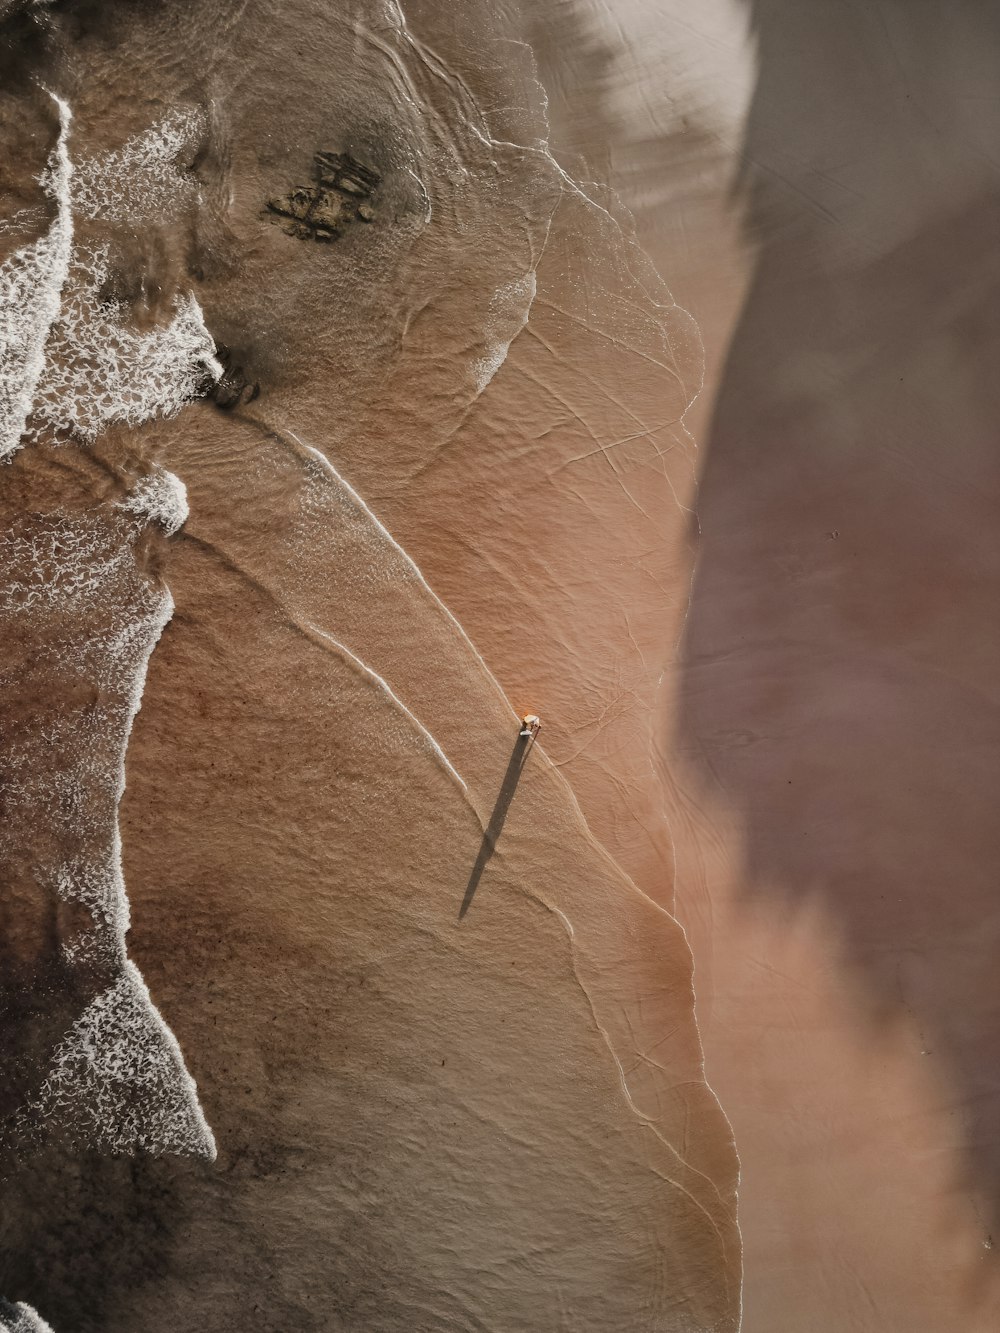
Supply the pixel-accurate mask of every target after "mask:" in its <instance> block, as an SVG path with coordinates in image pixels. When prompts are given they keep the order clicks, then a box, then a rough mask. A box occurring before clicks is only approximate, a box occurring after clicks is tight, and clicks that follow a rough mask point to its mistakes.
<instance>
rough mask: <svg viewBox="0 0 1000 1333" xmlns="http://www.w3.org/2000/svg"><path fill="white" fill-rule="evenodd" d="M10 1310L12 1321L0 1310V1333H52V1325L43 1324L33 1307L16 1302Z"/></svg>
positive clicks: (43, 1321)
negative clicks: (12, 1311)
mask: <svg viewBox="0 0 1000 1333" xmlns="http://www.w3.org/2000/svg"><path fill="white" fill-rule="evenodd" d="M12 1308H13V1310H14V1318H13V1319H11V1318H10V1317H9V1316H5V1315H4V1313H3V1311H2V1310H0V1333H53V1329H52V1325H51V1324H47V1323H46V1322H45V1320H44V1319H43V1318H42V1316H41V1315H40V1314H39V1313H38V1311H37V1310H36V1309H35V1308H34V1306H31V1305H25V1303H24V1301H17V1302H16V1303H15V1304H14V1306H13V1307H12Z"/></svg>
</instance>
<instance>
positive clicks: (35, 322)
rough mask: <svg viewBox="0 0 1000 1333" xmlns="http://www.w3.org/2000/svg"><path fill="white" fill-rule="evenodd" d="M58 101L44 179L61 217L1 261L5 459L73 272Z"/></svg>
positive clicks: (64, 136) (64, 122)
mask: <svg viewBox="0 0 1000 1333" xmlns="http://www.w3.org/2000/svg"><path fill="white" fill-rule="evenodd" d="M53 101H54V102H55V103H56V106H57V107H58V109H59V139H58V141H57V143H56V146H55V148H54V149H53V152H52V155H51V157H50V158H49V163H48V167H47V168H46V170H45V172H44V173H43V175H42V176H41V177H40V178H39V183H40V184H41V185H42V187H43V189H44V190H45V192H46V193H47V194H48V195H49V197H50V198H51V199H52V200H53V201H54V202H55V205H56V216H55V218H54V219H53V221H52V225H51V226H50V227H49V230H48V232H47V233H46V235H44V236H42V237H40V238H39V239H38V240H37V241H34V242H33V243H32V244H31V245H27V246H24V247H23V248H22V249H20V250H17V251H16V252H15V253H14V254H13V255H11V257H10V258H9V259H8V260H7V261H6V262H5V263H4V264H3V265H2V266H0V459H2V458H6V457H9V456H10V455H11V454H12V453H13V452H14V451H15V450H16V449H17V447H18V445H19V444H20V442H21V437H22V436H23V434H24V427H25V423H26V422H27V419H28V415H29V413H30V412H31V406H32V401H33V399H34V394H35V388H36V385H37V383H38V380H39V377H40V376H41V374H42V371H43V369H44V366H45V343H46V340H47V338H48V336H49V331H50V329H51V327H52V324H53V323H54V321H55V319H56V317H57V316H58V314H59V303H60V296H61V294H62V289H63V284H64V283H65V281H66V276H67V274H68V272H69V264H70V254H71V250H72V244H73V217H72V212H71V210H70V182H71V180H72V175H73V167H72V164H71V162H70V158H69V151H68V149H67V141H68V138H69V127H70V122H71V120H72V115H71V113H70V109H69V107H68V106H67V105H66V103H65V102H64V101H62V99H61V98H59V97H53Z"/></svg>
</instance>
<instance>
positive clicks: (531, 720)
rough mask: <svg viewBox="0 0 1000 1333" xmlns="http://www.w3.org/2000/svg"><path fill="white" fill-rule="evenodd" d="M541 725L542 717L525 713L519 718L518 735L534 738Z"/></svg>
mask: <svg viewBox="0 0 1000 1333" xmlns="http://www.w3.org/2000/svg"><path fill="white" fill-rule="evenodd" d="M541 725H542V719H541V718H540V717H536V716H535V714H534V713H525V715H524V717H522V718H521V731H520V735H522V736H530V737H531V739H532V740H534V739H535V737H536V736H537V735H538V731H539V728H540V727H541Z"/></svg>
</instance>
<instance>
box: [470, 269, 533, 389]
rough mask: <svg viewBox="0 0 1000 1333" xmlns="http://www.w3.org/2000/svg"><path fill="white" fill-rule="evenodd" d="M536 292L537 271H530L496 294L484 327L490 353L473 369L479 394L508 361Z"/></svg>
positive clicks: (507, 284)
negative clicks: (508, 355) (511, 347)
mask: <svg viewBox="0 0 1000 1333" xmlns="http://www.w3.org/2000/svg"><path fill="white" fill-rule="evenodd" d="M536 290H537V281H536V279H535V271H534V269H531V270H530V271H529V272H528V273H525V274H524V275H523V276H522V277H520V278H515V279H514V280H513V281H512V282H508V283H505V284H504V286H503V287H501V288H499V290H498V291H497V292H495V293H494V296H493V299H492V300H491V301H490V305H489V310H488V311H487V315H486V320H485V323H484V326H483V337H484V340H485V342H486V346H487V351H486V354H485V355H484V356H482V357H481V358H480V359H479V360H478V361H476V362H475V364H474V365H473V368H472V370H473V375H474V376H475V380H476V392H477V393H482V391H483V390H484V389H485V388H486V386H487V384H489V382H490V380H491V379H492V378H493V376H494V375H495V374H496V373H497V371H498V370H499V369H500V367H501V366H502V365H503V363H504V362H505V361H506V359H507V353H508V352H509V351H510V345H511V343H512V342H513V341H514V339H515V338H516V337H517V335H518V334H519V333H520V332H521V330H522V329H523V328H525V327H526V326H527V323H528V316H529V315H530V313H531V303H532V302H533V301H534V299H535V292H536Z"/></svg>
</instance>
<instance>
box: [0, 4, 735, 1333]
mask: <svg viewBox="0 0 1000 1333" xmlns="http://www.w3.org/2000/svg"><path fill="white" fill-rule="evenodd" d="M530 18H531V16H530V15H527V14H518V13H517V12H515V11H509V12H508V11H506V10H505V11H499V10H497V11H493V10H491V9H490V8H488V7H486V6H481V7H480V6H471V7H469V8H468V9H467V10H465V11H463V13H462V14H461V15H456V14H455V13H452V12H451V11H447V10H445V9H443V8H442V7H440V6H432V5H412V6H407V7H405V10H404V8H401V7H400V6H399V5H397V4H395V3H389V4H382V3H364V4H353V5H351V4H349V5H343V6H338V7H337V9H336V11H335V12H331V10H330V7H328V6H325V5H319V4H316V3H305V2H304V0H290V2H289V3H287V4H283V5H282V6H281V7H280V9H276V8H275V7H274V6H265V5H262V4H254V3H246V4H239V5H237V4H230V3H205V4H199V5H196V6H191V5H180V4H176V5H174V4H168V5H164V6H146V5H126V4H121V5H112V6H110V7H98V6H87V5H84V6H72V5H61V4H54V5H48V6H32V5H29V6H22V7H17V8H16V10H13V9H12V10H10V11H8V13H7V14H6V15H5V18H4V22H5V25H6V26H5V32H4V40H5V41H6V47H5V51H6V53H7V54H6V56H5V59H6V60H8V62H10V65H11V68H12V69H13V68H14V63H15V62H17V69H18V71H19V72H18V75H17V77H16V78H15V77H14V76H13V75H12V78H11V81H10V84H9V89H8V91H7V92H6V93H5V94H4V107H5V113H6V121H5V129H4V134H5V136H6V137H7V138H8V139H10V140H11V141H12V142H14V143H16V147H17V151H16V152H12V154H11V157H10V169H9V173H8V174H9V177H10V179H9V181H7V182H5V185H6V189H7V192H8V196H9V198H10V200H11V201H12V207H11V210H10V218H11V223H10V231H9V236H10V248H9V251H8V252H7V253H6V255H5V258H4V262H3V269H2V270H0V320H2V321H3V326H2V327H3V336H2V355H3V359H2V362H0V369H2V371H3V381H4V382H3V386H2V389H0V392H2V394H3V395H4V396H3V398H2V401H0V406H2V409H3V421H2V423H0V431H2V432H3V433H2V434H0V449H2V451H3V454H4V457H5V461H4V463H3V467H2V475H0V506H2V511H3V519H4V522H3V530H2V536H0V545H2V559H0V580H2V582H0V617H2V618H3V635H2V645H3V646H2V649H0V652H2V660H0V690H2V692H3V710H4V717H5V727H4V734H3V754H4V786H3V800H4V816H5V817H4V824H3V830H2V833H0V855H2V857H3V864H4V870H5V877H6V881H7V883H8V884H9V886H10V887H9V890H8V892H7V902H6V904H5V905H6V906H7V909H8V910H7V911H6V913H5V922H6V924H7V930H6V934H5V945H4V948H5V950H6V952H7V953H8V954H9V959H10V967H9V968H8V969H7V971H6V973H5V981H4V1003H5V1013H4V1018H3V1029H2V1031H3V1037H2V1040H3V1043H4V1051H5V1054H7V1055H8V1063H9V1067H10V1068H11V1070H13V1072H14V1077H13V1078H12V1079H10V1080H9V1081H8V1088H7V1090H6V1091H5V1094H4V1104H3V1120H2V1128H3V1149H2V1151H3V1157H2V1165H3V1171H4V1178H5V1186H4V1188H5V1197H6V1201H7V1202H6V1206H7V1209H8V1216H9V1221H8V1223H7V1234H8V1236H9V1243H8V1245H7V1247H6V1249H5V1253H4V1255H3V1258H2V1261H0V1290H2V1291H3V1292H4V1293H5V1294H6V1297H7V1299H8V1300H10V1301H19V1302H24V1303H25V1304H24V1305H23V1306H17V1307H12V1308H15V1309H16V1311H17V1314H16V1319H17V1320H19V1321H21V1322H15V1323H13V1324H12V1325H11V1327H13V1328H18V1329H20V1328H21V1327H22V1324H23V1326H24V1327H35V1326H37V1327H44V1326H45V1325H44V1323H39V1322H37V1320H38V1319H41V1318H42V1317H43V1316H44V1319H45V1320H48V1321H49V1322H50V1323H51V1326H52V1328H53V1329H55V1330H57V1333H72V1331H73V1330H80V1331H81V1333H83V1331H84V1330H86V1331H87V1333H90V1330H102V1333H103V1331H104V1330H107V1333H117V1331H118V1330H121V1333H126V1330H129V1331H131V1330H135V1329H136V1328H142V1329H144V1330H147V1331H148V1333H156V1331H157V1330H160V1329H162V1330H164V1333H166V1330H167V1329H175V1328H177V1327H185V1326H192V1327H198V1328H203V1329H206V1330H218V1331H219V1333H223V1331H224V1330H230V1329H233V1330H235V1329H243V1328H246V1327H254V1326H260V1327H268V1328H274V1329H282V1330H303V1331H306V1330H312V1329H317V1330H319V1329H324V1330H326V1329H368V1328H377V1329H380V1330H381V1329H384V1330H389V1329H396V1328H398V1329H403V1328H405V1329H408V1330H413V1329H427V1330H432V1329H434V1330H437V1329H443V1328H455V1329H470V1330H471V1329H482V1328H498V1329H500V1328H519V1329H520V1328H524V1329H534V1328H538V1329H551V1328H559V1327H564V1328H573V1329H594V1330H608V1329H616V1328H622V1329H624V1328H628V1329H636V1330H641V1329H648V1330H670V1333H673V1330H677V1333H688V1331H689V1330H692V1331H693V1330H704V1331H705V1333H708V1330H713V1333H722V1331H723V1330H735V1329H736V1328H737V1327H738V1326H739V1320H740V1307H741V1262H740V1249H741V1241H740V1235H739V1228H738V1226H737V1220H736V1184H737V1172H738V1161H737V1157H736V1151H735V1145H734V1142H733V1136H732V1131H731V1128H730V1126H729V1123H728V1121H727V1120H726V1117H725V1115H724V1113H723V1111H722V1109H721V1107H720V1105H719V1103H718V1100H717V1099H716V1097H715V1095H714V1093H713V1092H712V1089H711V1087H710V1086H709V1084H708V1082H707V1081H706V1078H705V1071H704V1062H703V1058H702V1051H701V1044H700V1040H699V1033H698V1028H697V1024H696V1021H695V1012H694V997H695V992H694V982H693V971H692V958H691V953H690V949H689V947H688V944H687V940H686V938H685V935H684V932H683V931H682V930H681V928H680V926H679V925H678V923H677V921H676V920H675V918H674V917H673V916H672V915H671V914H670V908H671V905H672V896H673V878H672V876H673V870H672V854H671V844H670V837H669V831H668V829H667V827H666V822H665V818H664V801H665V797H664V786H663V781H664V779H663V775H662V772H661V769H660V765H659V756H658V751H657V731H656V724H657V722H658V720H659V719H661V717H662V710H663V696H662V683H663V679H664V676H665V673H666V672H667V669H668V667H669V665H670V661H671V659H672V656H673V654H674V651H675V646H676V642H677V638H678V636H679V632H680V626H681V622H682V619H683V613H684V608H685V605H686V596H687V584H688V581H689V578H690V549H689V548H690V542H689V524H690V510H689V507H688V504H687V502H686V497H688V496H689V492H690V487H691V483H692V479H693V475H694V462H693V442H692V440H691V437H690V435H689V433H688V431H687V428H686V426H685V415H686V413H687V412H688V411H689V409H690V408H691V405H692V403H693V402H694V400H695V398H696V395H697V393H698V391H699V388H700V386H701V381H702V366H703V350H702V345H701V338H700V334H699V329H698V326H697V324H696V322H695V320H694V319H693V318H692V316H691V315H690V314H689V313H688V312H687V311H686V310H684V309H683V308H682V307H681V306H679V305H677V304H676V303H675V302H674V300H673V297H672V296H671V293H670V290H669V288H668V286H667V285H666V281H665V278H666V277H668V276H669V275H663V274H661V273H659V272H657V270H656V267H655V266H654V264H653V262H652V261H651V260H650V258H649V256H648V255H647V254H646V253H645V252H644V251H643V248H642V246H641V245H640V243H639V241H638V239H637V237H636V234H635V231H634V227H633V223H632V219H631V217H630V215H629V213H628V211H627V209H626V208H625V207H624V205H623V204H622V203H621V202H620V200H619V199H618V198H617V197H616V196H615V194H614V192H613V191H612V190H610V189H609V188H608V186H607V184H606V183H600V182H593V181H590V180H589V179H588V178H587V177H586V175H584V174H583V173H581V172H573V173H571V172H570V171H569V170H568V169H567V167H565V166H564V165H563V164H562V163H561V162H560V161H559V160H558V156H557V153H556V152H555V151H554V150H553V148H552V147H551V146H550V143H549V121H548V114H547V95H546V91H545V87H544V82H543V79H542V74H541V70H540V68H539V65H538V63H537V60H536V57H535V53H534V50H533V47H532V44H531V41H530V35H531V23H530V22H529V19H530ZM18 115H19V116H20V119H19V120H15V117H16V116H18ZM15 205H16V206H15ZM3 235H7V232H4V233H3ZM528 709H531V710H532V711H537V712H539V713H540V714H541V715H542V717H543V730H542V733H541V737H540V739H539V741H538V742H537V743H535V744H533V745H532V746H531V747H530V749H528V748H527V747H525V745H524V743H523V742H522V741H520V740H519V739H518V720H517V719H518V716H519V715H520V714H521V713H523V712H524V711H526V710H528ZM498 828H502V831H501V832H500V834H499V836H498V833H497V830H498ZM480 864H481V865H485V869H484V870H483V871H482V874H481V877H480V876H479V875H478V873H477V871H476V869H475V867H477V865H480ZM29 1302H30V1303H31V1305H33V1306H34V1307H35V1308H37V1310H38V1311H39V1312H40V1313H39V1315H38V1316H37V1317H36V1316H35V1315H34V1313H33V1311H32V1310H31V1309H30V1308H29V1305H28V1303H29ZM11 1318H12V1319H13V1318H15V1316H11ZM28 1319H36V1324H34V1325H32V1324H27V1323H24V1321H25V1320H28Z"/></svg>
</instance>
